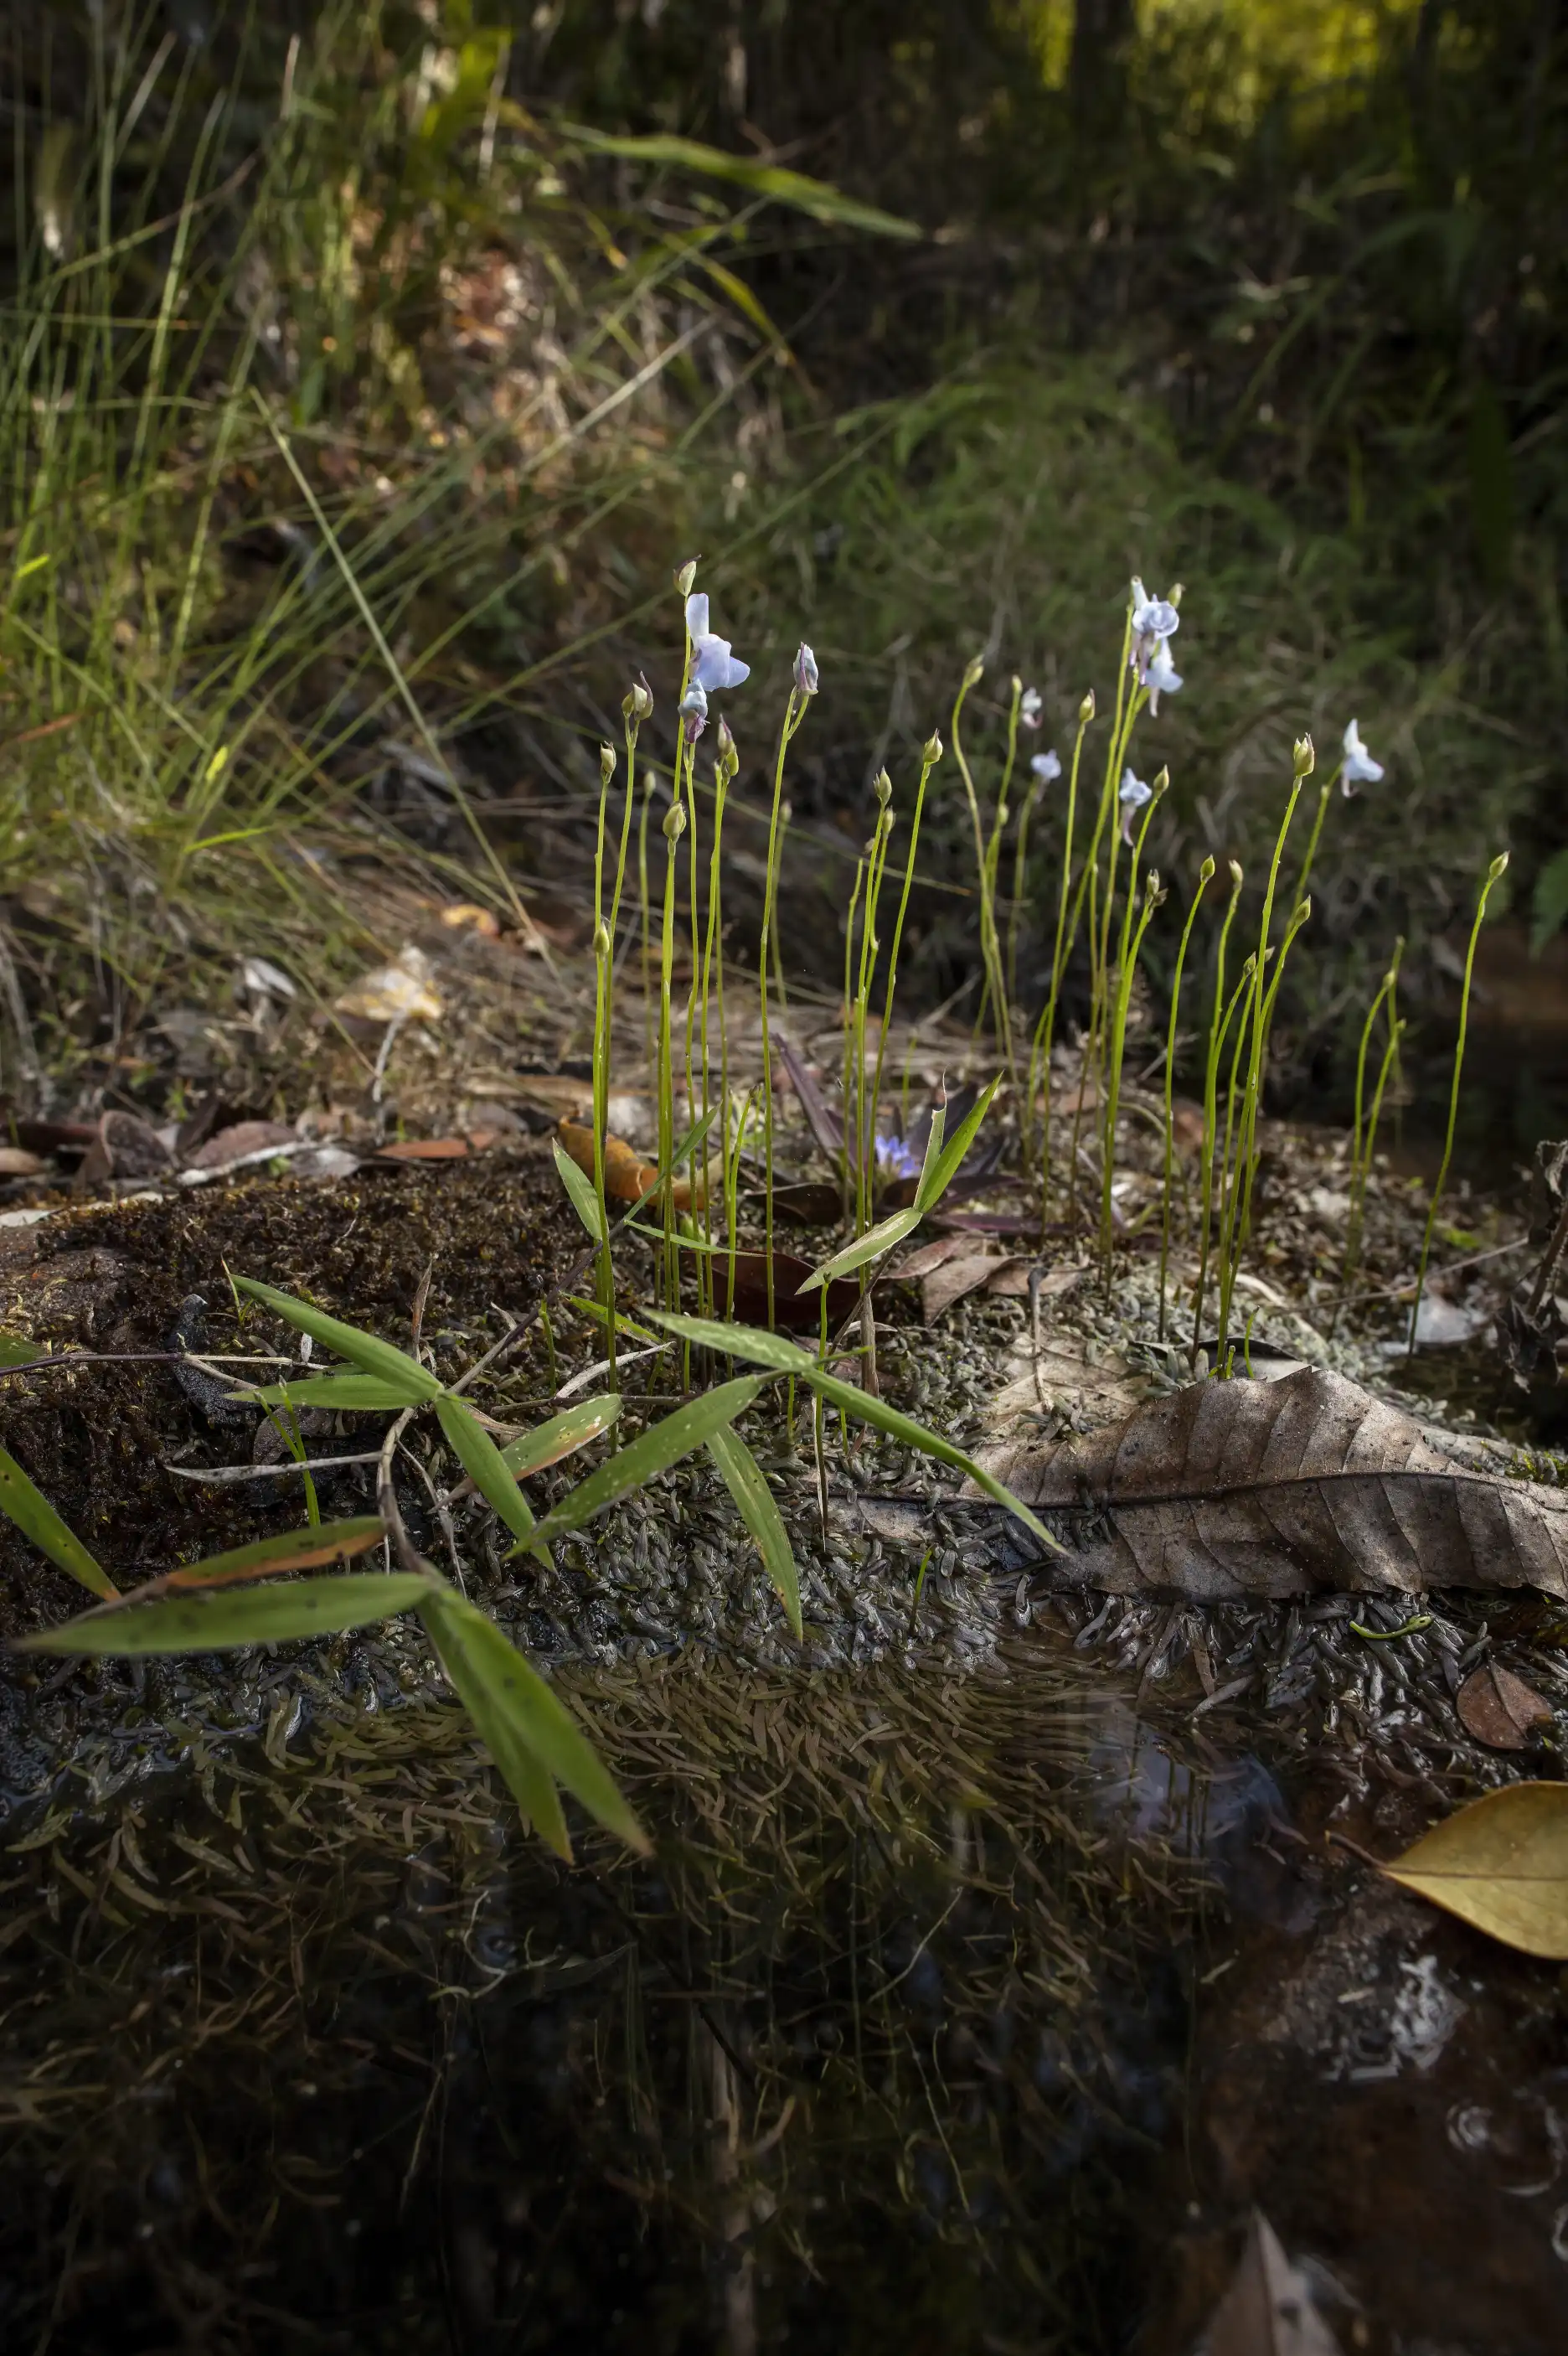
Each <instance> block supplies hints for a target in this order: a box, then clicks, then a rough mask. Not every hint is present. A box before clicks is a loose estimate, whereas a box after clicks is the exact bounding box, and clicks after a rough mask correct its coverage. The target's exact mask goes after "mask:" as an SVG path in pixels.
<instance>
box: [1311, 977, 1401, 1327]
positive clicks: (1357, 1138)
mask: <svg viewBox="0 0 1568 2356" xmlns="http://www.w3.org/2000/svg"><path fill="white" fill-rule="evenodd" d="M1403 953H1404V939H1403V935H1402V936H1401V937H1400V938H1399V939H1398V940H1396V941H1395V943H1394V945H1393V956H1392V958H1391V960H1390V963H1389V969H1388V971H1387V972H1386V973H1385V974H1384V976H1383V978H1382V980H1381V982H1380V983H1379V985H1378V988H1377V990H1376V991H1375V992H1374V993H1373V997H1372V1002H1371V1005H1370V1006H1369V1007H1368V1009H1367V1019H1366V1021H1365V1022H1364V1023H1362V1025H1361V1040H1360V1048H1359V1050H1358V1052H1357V1055H1356V1097H1355V1117H1354V1123H1353V1126H1352V1129H1351V1131H1350V1215H1349V1219H1348V1220H1347V1221H1346V1225H1345V1258H1344V1262H1343V1265H1342V1266H1341V1268H1340V1271H1339V1300H1338V1301H1336V1302H1335V1304H1334V1314H1333V1316H1332V1317H1331V1318H1330V1320H1329V1322H1328V1331H1329V1333H1330V1334H1332V1333H1333V1331H1334V1328H1335V1327H1336V1326H1337V1325H1338V1323H1339V1319H1340V1317H1341V1316H1342V1315H1343V1313H1344V1310H1345V1305H1346V1302H1347V1301H1348V1300H1349V1292H1350V1287H1351V1285H1352V1284H1353V1283H1354V1282H1355V1280H1356V1270H1357V1269H1358V1268H1359V1266H1360V1258H1361V1223H1362V1219H1363V1215H1364V1213H1365V1207H1366V1196H1367V1180H1368V1177H1369V1176H1370V1174H1371V1166H1372V1152H1373V1150H1374V1147H1375V1145H1376V1142H1377V1133H1378V1119H1379V1116H1380V1114H1381V1111H1382V1102H1383V1090H1384V1088H1385V1087H1387V1085H1388V1077H1389V1073H1390V1071H1391V1069H1392V1066H1393V1063H1394V1059H1395V1057H1396V1055H1398V1052H1399V1041H1400V1036H1401V1033H1403V1029H1404V1025H1403V1023H1402V1022H1401V1021H1400V1020H1399V1015H1398V1010H1397V1006H1396V1002H1395V993H1396V991H1397V989H1398V982H1399V961H1400V958H1401V957H1402V956H1403ZM1381 1009H1386V1012H1387V1022H1388V1040H1387V1044H1386V1045H1385V1046H1384V1048H1383V1053H1382V1060H1381V1064H1380V1066H1379V1068H1378V1076H1377V1085H1376V1087H1375V1090H1374V1092H1373V1096H1372V1103H1371V1112H1370V1113H1369V1114H1368V1116H1367V1120H1366V1125H1365V1128H1364V1129H1363V1127H1362V1119H1361V1109H1362V1105H1363V1103H1364V1101H1365V1087H1366V1071H1367V1051H1368V1049H1369V1047H1370V1045H1371V1036H1372V1029H1373V1025H1374V1024H1375V1023H1376V1022H1377V1018H1378V1014H1379V1012H1380V1010H1381Z"/></svg>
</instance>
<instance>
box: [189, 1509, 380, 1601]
mask: <svg viewBox="0 0 1568 2356" xmlns="http://www.w3.org/2000/svg"><path fill="white" fill-rule="evenodd" d="M386 1535H387V1525H386V1523H385V1522H384V1521H383V1520H382V1519H381V1516H380V1515H379V1514H357V1515H355V1516H354V1517H353V1518H352V1519H351V1520H348V1521H345V1522H325V1523H324V1524H323V1525H322V1526H321V1528H320V1529H317V1530H283V1531H281V1532H280V1533H279V1535H278V1536H277V1537H274V1538H258V1539H256V1541H255V1543H254V1544H253V1545H251V1546H243V1547H231V1548H230V1549H229V1552H228V1553H227V1554H209V1555H208V1556H207V1557H206V1558H205V1559H204V1560H203V1561H201V1562H190V1563H182V1565H181V1566H180V1568H179V1569H178V1570H171V1571H170V1572H169V1573H168V1574H167V1577H166V1578H165V1580H164V1581H163V1582H162V1583H163V1585H165V1587H172V1588H179V1587H219V1586H222V1585H224V1584H226V1583H228V1582H229V1581H231V1580H241V1579H271V1578H272V1576H273V1574H274V1573H275V1572H277V1571H280V1570H315V1569H317V1568H318V1567H319V1566H320V1565H321V1564H322V1563H326V1562H347V1561H348V1560H350V1558H352V1557H353V1556H355V1555H357V1554H363V1553H364V1552H365V1550H366V1548H367V1547H373V1546H377V1545H379V1542H380V1540H381V1539H382V1538H384V1537H386Z"/></svg>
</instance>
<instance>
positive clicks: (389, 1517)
mask: <svg viewBox="0 0 1568 2356" xmlns="http://www.w3.org/2000/svg"><path fill="white" fill-rule="evenodd" d="M418 1413H419V1409H418V1408H412V1407H406V1408H404V1409H403V1411H402V1413H401V1414H400V1415H399V1416H397V1417H395V1418H394V1419H393V1420H392V1422H390V1423H389V1425H388V1426H387V1436H386V1438H385V1439H384V1440H382V1442H381V1456H380V1462H379V1465H378V1467H377V1472H376V1511H377V1512H378V1513H379V1515H380V1516H381V1519H382V1520H383V1521H384V1522H385V1523H386V1525H387V1531H388V1535H389V1537H390V1539H391V1542H392V1552H393V1553H394V1554H395V1555H396V1556H397V1558H398V1560H399V1562H400V1565H401V1566H402V1568H403V1569H404V1570H412V1571H417V1572H418V1573H419V1574H420V1576H421V1578H423V1577H425V1576H426V1575H427V1574H426V1571H425V1564H424V1558H423V1557H422V1556H421V1553H420V1550H419V1548H418V1547H416V1546H415V1544H414V1542H413V1540H412V1538H411V1537H410V1536H409V1526H408V1524H407V1523H406V1522H405V1521H404V1519H403V1511H402V1507H401V1506H400V1505H399V1503H398V1492H397V1489H396V1486H395V1485H394V1483H393V1480H392V1465H393V1462H394V1460H395V1458H396V1456H397V1453H398V1443H399V1442H400V1440H401V1439H402V1436H403V1434H404V1432H405V1431H407V1430H408V1428H409V1426H410V1424H411V1422H412V1421H413V1419H414V1418H415V1416H416V1415H417V1414H418Z"/></svg>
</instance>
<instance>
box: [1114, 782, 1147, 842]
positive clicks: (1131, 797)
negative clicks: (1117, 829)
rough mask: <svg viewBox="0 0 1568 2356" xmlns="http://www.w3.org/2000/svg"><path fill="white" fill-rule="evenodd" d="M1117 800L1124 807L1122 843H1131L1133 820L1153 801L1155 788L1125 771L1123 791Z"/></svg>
mask: <svg viewBox="0 0 1568 2356" xmlns="http://www.w3.org/2000/svg"><path fill="white" fill-rule="evenodd" d="M1116 799H1117V800H1118V801H1119V802H1120V803H1121V805H1122V841H1124V842H1131V841H1132V839H1133V820H1134V819H1135V818H1136V815H1137V813H1138V811H1139V810H1141V809H1142V808H1143V806H1144V804H1145V803H1146V802H1152V801H1153V799H1154V788H1153V787H1151V786H1146V785H1145V783H1144V781H1143V779H1142V778H1141V777H1135V776H1134V775H1133V773H1132V771H1131V770H1130V769H1124V770H1123V772H1122V789H1121V791H1120V793H1119V794H1118V795H1117V797H1116Z"/></svg>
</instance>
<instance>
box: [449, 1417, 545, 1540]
mask: <svg viewBox="0 0 1568 2356" xmlns="http://www.w3.org/2000/svg"><path fill="white" fill-rule="evenodd" d="M435 1412H436V1415H437V1418H438V1419H439V1420H440V1424H441V1428H442V1430H443V1432H444V1433H445V1434H446V1437H447V1439H448V1440H450V1441H451V1443H452V1445H453V1448H454V1449H455V1450H456V1451H457V1460H458V1462H459V1463H460V1464H461V1465H462V1467H463V1469H464V1472H466V1473H467V1475H468V1477H469V1479H470V1480H471V1481H472V1482H473V1483H474V1486H475V1488H476V1489H477V1490H478V1492H479V1494H480V1495H481V1496H482V1497H483V1498H484V1500H485V1504H486V1505H490V1506H493V1507H494V1509H495V1511H496V1513H497V1514H499V1515H500V1517H501V1519H502V1520H503V1521H504V1522H505V1523H506V1525H507V1528H508V1529H509V1530H510V1531H511V1533H512V1536H513V1537H515V1538H522V1539H524V1540H527V1539H528V1538H530V1537H532V1536H533V1529H534V1516H533V1509H532V1507H531V1506H530V1505H529V1504H528V1499H527V1498H526V1497H525V1496H524V1494H523V1493H522V1491H521V1490H520V1489H519V1488H518V1486H517V1474H516V1473H515V1472H512V1471H511V1469H510V1467H509V1466H508V1465H507V1461H506V1459H505V1457H504V1456H503V1455H502V1453H501V1451H500V1450H499V1449H498V1448H497V1447H496V1443H495V1441H494V1440H492V1439H491V1437H490V1435H489V1433H488V1432H487V1431H486V1430H485V1429H484V1427H483V1425H482V1424H480V1423H477V1422H476V1421H475V1416H474V1410H473V1408H468V1407H464V1403H463V1401H462V1400H461V1399H458V1398H439V1399H437V1401H436V1403H435Z"/></svg>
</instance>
